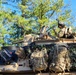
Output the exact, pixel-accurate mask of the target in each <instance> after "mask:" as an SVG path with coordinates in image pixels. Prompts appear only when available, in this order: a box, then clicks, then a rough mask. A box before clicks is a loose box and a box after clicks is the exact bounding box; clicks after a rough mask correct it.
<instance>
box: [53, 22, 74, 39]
mask: <svg viewBox="0 0 76 75" xmlns="http://www.w3.org/2000/svg"><path fill="white" fill-rule="evenodd" d="M58 27H59V28H60V31H59V32H58V33H57V32H56V31H55V29H54V32H55V34H56V35H57V37H59V38H73V35H72V29H71V28H70V27H69V28H67V27H66V26H65V25H64V24H63V23H62V22H59V21H58Z"/></svg>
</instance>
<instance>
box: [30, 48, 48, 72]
mask: <svg viewBox="0 0 76 75" xmlns="http://www.w3.org/2000/svg"><path fill="white" fill-rule="evenodd" d="M47 58H48V55H47V50H46V48H43V49H42V50H41V51H39V50H38V49H36V50H35V51H34V52H33V53H32V54H31V57H30V62H31V66H32V69H33V71H41V70H46V69H47Z"/></svg>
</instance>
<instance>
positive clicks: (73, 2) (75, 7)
mask: <svg viewBox="0 0 76 75" xmlns="http://www.w3.org/2000/svg"><path fill="white" fill-rule="evenodd" d="M64 2H65V3H66V4H69V5H70V9H71V10H72V13H71V14H72V15H73V16H74V17H75V19H76V0H64ZM73 25H74V26H76V20H74V23H73Z"/></svg>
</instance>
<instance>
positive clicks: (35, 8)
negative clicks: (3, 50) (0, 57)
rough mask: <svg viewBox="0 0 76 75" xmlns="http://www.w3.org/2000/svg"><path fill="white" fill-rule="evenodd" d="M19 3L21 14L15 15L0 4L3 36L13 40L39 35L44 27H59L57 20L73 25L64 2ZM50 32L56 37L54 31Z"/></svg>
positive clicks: (27, 0) (30, 0)
mask: <svg viewBox="0 0 76 75" xmlns="http://www.w3.org/2000/svg"><path fill="white" fill-rule="evenodd" d="M0 3H1V1H0ZM7 3H8V2H7ZM17 3H18V6H17V8H18V9H17V8H16V9H17V10H19V12H20V13H21V14H16V12H15V13H13V12H12V11H11V10H9V9H8V11H6V10H4V9H3V7H2V6H1V4H0V10H1V11H0V25H1V27H0V28H2V29H3V30H4V31H3V30H1V31H2V35H3V36H4V34H7V33H8V34H10V35H11V39H12V40H15V39H20V38H23V36H24V34H29V33H39V32H40V28H41V27H42V26H44V25H48V26H49V27H50V28H51V27H52V26H56V27H57V21H56V19H59V20H60V21H63V22H64V23H65V24H66V25H67V26H70V25H72V22H73V21H72V20H74V19H73V16H72V15H71V10H70V9H69V6H66V5H65V4H64V0H21V1H20V2H17ZM4 25H7V26H8V27H9V30H7V29H6V28H4ZM57 31H58V29H57ZM49 32H50V33H51V34H52V35H54V32H53V30H52V29H51V30H50V31H49ZM4 43H5V42H4Z"/></svg>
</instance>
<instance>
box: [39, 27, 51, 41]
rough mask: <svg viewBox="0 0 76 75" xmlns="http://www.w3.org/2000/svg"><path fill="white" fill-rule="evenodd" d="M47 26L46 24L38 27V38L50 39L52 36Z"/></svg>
mask: <svg viewBox="0 0 76 75" xmlns="http://www.w3.org/2000/svg"><path fill="white" fill-rule="evenodd" d="M48 28H49V27H48V26H43V27H42V28H41V29H40V35H39V38H40V39H48V40H51V39H52V37H50V36H49V32H48Z"/></svg>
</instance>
